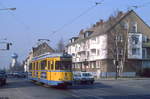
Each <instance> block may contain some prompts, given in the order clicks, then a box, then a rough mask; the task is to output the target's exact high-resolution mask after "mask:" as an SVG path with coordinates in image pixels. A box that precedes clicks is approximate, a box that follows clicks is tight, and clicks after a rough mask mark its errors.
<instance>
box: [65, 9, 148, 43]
mask: <svg viewBox="0 0 150 99" xmlns="http://www.w3.org/2000/svg"><path fill="white" fill-rule="evenodd" d="M132 12H133V13H134V14H135V15H136V16H137V17H138V18H139V19H140V20H141V21H142V22H143V23H144V24H145V25H146V26H148V25H147V24H146V23H145V22H144V21H143V20H142V19H141V18H140V17H139V16H138V15H137V14H136V13H135V12H134V11H133V10H130V11H128V12H126V13H123V12H122V13H121V12H120V13H118V15H117V16H116V17H114V16H110V17H109V19H108V20H107V21H106V22H104V23H103V24H97V23H98V22H97V23H96V24H94V25H93V27H91V28H89V29H87V30H85V31H84V33H85V32H86V31H93V33H92V34H91V35H90V36H89V37H86V38H82V37H80V36H79V38H78V39H77V40H76V41H75V42H73V43H70V44H68V45H67V46H69V45H73V44H76V43H79V42H81V41H85V40H87V39H90V38H91V37H95V36H98V35H102V34H106V33H109V32H110V31H111V30H112V29H114V28H115V27H116V26H117V25H118V24H119V23H120V22H121V21H122V20H124V19H125V18H126V17H127V16H129V15H130V14H131V13H132ZM119 14H120V15H119ZM111 21H113V22H114V23H113V24H111ZM110 24H111V25H110ZM148 27H149V26H148ZM82 34H83V33H82Z"/></svg>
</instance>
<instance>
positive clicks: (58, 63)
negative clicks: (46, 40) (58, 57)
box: [55, 61, 60, 70]
mask: <svg viewBox="0 0 150 99" xmlns="http://www.w3.org/2000/svg"><path fill="white" fill-rule="evenodd" d="M55 68H56V70H60V61H56V63H55Z"/></svg>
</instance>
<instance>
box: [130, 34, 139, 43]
mask: <svg viewBox="0 0 150 99" xmlns="http://www.w3.org/2000/svg"><path fill="white" fill-rule="evenodd" d="M131 38H132V43H133V44H138V43H139V35H132V36H131Z"/></svg>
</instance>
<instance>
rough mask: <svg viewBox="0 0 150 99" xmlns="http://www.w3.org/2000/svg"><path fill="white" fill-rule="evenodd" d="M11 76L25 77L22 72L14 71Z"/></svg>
mask: <svg viewBox="0 0 150 99" xmlns="http://www.w3.org/2000/svg"><path fill="white" fill-rule="evenodd" d="M13 77H16V78H25V77H26V74H25V73H23V72H14V73H13Z"/></svg>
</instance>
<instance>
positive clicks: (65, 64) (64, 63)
mask: <svg viewBox="0 0 150 99" xmlns="http://www.w3.org/2000/svg"><path fill="white" fill-rule="evenodd" d="M71 66H72V62H71V61H61V66H60V69H61V70H71Z"/></svg>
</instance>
